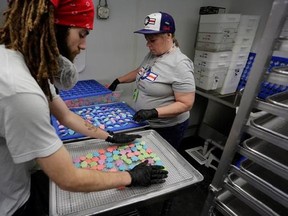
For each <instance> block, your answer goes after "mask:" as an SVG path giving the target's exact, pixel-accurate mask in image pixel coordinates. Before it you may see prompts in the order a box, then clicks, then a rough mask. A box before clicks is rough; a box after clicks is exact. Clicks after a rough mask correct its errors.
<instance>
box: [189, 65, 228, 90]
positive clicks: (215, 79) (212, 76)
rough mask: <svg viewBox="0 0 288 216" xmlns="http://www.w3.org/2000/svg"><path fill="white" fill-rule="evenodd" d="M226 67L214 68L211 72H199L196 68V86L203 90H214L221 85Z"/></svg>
mask: <svg viewBox="0 0 288 216" xmlns="http://www.w3.org/2000/svg"><path fill="white" fill-rule="evenodd" d="M198 71H199V69H198ZM224 71H227V68H224V69H222V70H218V71H217V70H215V71H214V72H211V73H199V72H197V70H195V71H194V77H195V83H196V86H197V87H199V88H201V89H204V90H215V89H217V88H220V87H221V86H222V85H223V82H224V77H225V75H226V73H225V72H224Z"/></svg>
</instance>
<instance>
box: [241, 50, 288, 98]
mask: <svg viewBox="0 0 288 216" xmlns="http://www.w3.org/2000/svg"><path fill="white" fill-rule="evenodd" d="M255 57H256V53H251V52H250V53H249V57H248V60H247V63H246V66H245V68H244V70H243V73H242V76H241V78H240V82H239V84H238V87H237V89H238V90H241V89H242V88H243V87H245V86H246V83H247V80H248V78H249V74H250V70H251V68H252V65H253V63H254V59H255ZM285 65H288V59H287V58H282V57H279V56H272V57H271V59H270V64H269V67H268V69H267V71H268V72H269V73H270V72H271V69H272V68H273V67H279V66H285ZM287 90H288V85H278V84H275V83H270V82H267V81H263V82H262V83H261V86H260V90H259V92H258V95H257V97H258V98H259V99H263V100H265V99H266V98H267V97H268V96H270V95H273V94H277V93H280V92H283V91H287Z"/></svg>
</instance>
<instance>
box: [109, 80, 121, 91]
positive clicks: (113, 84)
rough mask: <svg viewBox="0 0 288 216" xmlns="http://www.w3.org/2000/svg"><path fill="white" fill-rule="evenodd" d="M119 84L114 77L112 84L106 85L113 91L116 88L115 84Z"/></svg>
mask: <svg viewBox="0 0 288 216" xmlns="http://www.w3.org/2000/svg"><path fill="white" fill-rule="evenodd" d="M118 84H120V81H119V80H118V79H115V80H114V81H113V82H112V84H111V85H110V86H109V87H108V89H110V90H111V91H115V89H116V88H117V85H118Z"/></svg>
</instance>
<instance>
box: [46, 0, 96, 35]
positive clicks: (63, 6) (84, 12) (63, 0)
mask: <svg viewBox="0 0 288 216" xmlns="http://www.w3.org/2000/svg"><path fill="white" fill-rule="evenodd" d="M50 1H51V2H52V4H53V5H54V7H55V15H54V16H55V24H59V25H65V26H70V27H79V28H86V29H93V22H94V4H93V0H50Z"/></svg>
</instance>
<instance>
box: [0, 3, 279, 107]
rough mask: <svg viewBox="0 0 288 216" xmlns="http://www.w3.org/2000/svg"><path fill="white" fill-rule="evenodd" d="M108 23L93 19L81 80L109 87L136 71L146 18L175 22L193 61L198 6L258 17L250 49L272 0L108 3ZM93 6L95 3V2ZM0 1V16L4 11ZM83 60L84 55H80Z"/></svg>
mask: <svg viewBox="0 0 288 216" xmlns="http://www.w3.org/2000/svg"><path fill="white" fill-rule="evenodd" d="M107 1H108V6H109V8H110V11H111V13H110V18H109V19H108V20H98V19H95V24H94V27H95V28H94V30H93V31H91V33H90V35H89V37H88V40H87V50H86V67H85V70H84V71H83V72H82V73H80V79H82V80H83V79H96V80H98V81H101V82H105V83H106V82H107V81H108V83H110V82H112V81H113V80H114V78H116V77H118V76H120V75H122V74H124V73H126V72H128V71H130V70H132V69H134V68H135V67H137V66H138V65H139V64H140V63H141V61H142V59H143V57H144V55H145V54H146V53H147V51H148V50H147V48H146V46H145V39H144V37H143V35H139V34H134V33H133V31H135V30H138V29H140V28H142V27H143V22H144V18H145V17H146V15H148V14H150V13H153V12H157V11H165V12H168V13H170V14H171V15H172V16H173V17H174V19H175V22H176V38H177V39H178V41H179V43H180V47H181V50H182V52H183V53H185V54H186V55H187V56H188V57H190V58H191V59H193V55H194V44H195V39H196V34H197V27H198V20H199V9H200V7H201V6H208V5H209V6H219V7H225V8H226V12H227V13H242V14H250V15H261V20H260V25H259V28H258V29H259V31H258V32H257V35H256V40H255V41H254V45H253V48H255V46H257V40H258V39H259V38H260V37H261V34H262V31H263V27H264V25H265V22H266V20H267V17H268V15H269V11H270V8H271V4H272V2H273V1H272V0H241V1H239V0H177V1H175V0H107ZM94 3H95V6H97V4H98V0H94ZM6 4H7V2H6V1H0V13H2V12H3V11H4V8H6ZM0 23H1V18H0ZM83 56H85V55H83ZM119 89H120V90H123V91H124V92H123V95H124V96H125V98H124V100H126V101H127V102H128V103H130V99H131V98H130V95H131V92H132V90H133V84H132V85H120V86H119Z"/></svg>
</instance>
